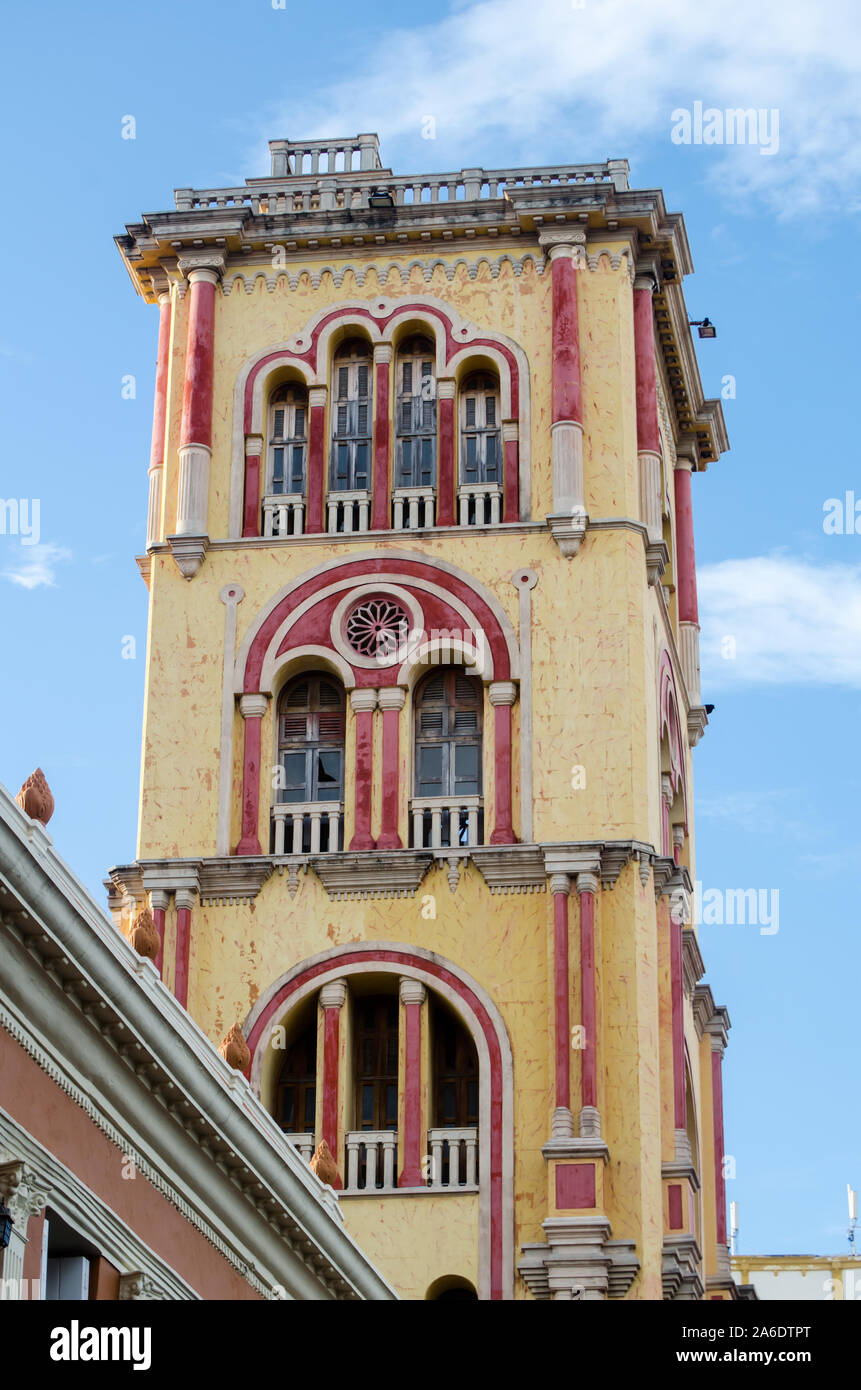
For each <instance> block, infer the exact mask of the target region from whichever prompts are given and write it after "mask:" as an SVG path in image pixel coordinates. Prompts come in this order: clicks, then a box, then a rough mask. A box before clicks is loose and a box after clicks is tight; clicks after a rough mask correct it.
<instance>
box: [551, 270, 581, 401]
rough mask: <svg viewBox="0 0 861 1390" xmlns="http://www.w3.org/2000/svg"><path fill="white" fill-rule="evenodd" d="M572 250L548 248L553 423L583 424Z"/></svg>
mask: <svg viewBox="0 0 861 1390" xmlns="http://www.w3.org/2000/svg"><path fill="white" fill-rule="evenodd" d="M574 260H575V248H574V247H573V246H570V245H553V246H551V247H550V262H551V271H550V273H551V278H552V283H553V330H552V332H553V367H552V411H553V423H554V424H555V423H556V422H557V421H559V420H573V421H575V422H576V423H577V424H582V423H583V390H582V385H581V381H580V322H579V312H578V307H577V271H576V269H575V265H574Z"/></svg>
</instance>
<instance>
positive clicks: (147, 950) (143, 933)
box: [129, 907, 161, 960]
mask: <svg viewBox="0 0 861 1390" xmlns="http://www.w3.org/2000/svg"><path fill="white" fill-rule="evenodd" d="M129 941H130V942H131V944H132V946H134V948H135V950H136V951H137V953H138V955H139V956H145V957H146V959H147V960H155V958H156V956H157V955H158V948H159V946H160V945H161V941H160V940H159V934H158V931H157V929H156V925H155V922H154V920H153V915H152V913H151V912H150V910H149V908H148V907H143V908H141V910H140V912H139V913H138V914H137V916H136V917H135V919H134V921H133V922H132V928H131V931H130V932H129Z"/></svg>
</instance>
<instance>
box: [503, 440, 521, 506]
mask: <svg viewBox="0 0 861 1390" xmlns="http://www.w3.org/2000/svg"><path fill="white" fill-rule="evenodd" d="M503 476H504V478H505V484H504V502H505V510H504V512H503V515H502V520H503V521H519V520H520V445H519V443H518V442H517V440H516V439H509V440H507V442H506V445H505V467H504V470H503Z"/></svg>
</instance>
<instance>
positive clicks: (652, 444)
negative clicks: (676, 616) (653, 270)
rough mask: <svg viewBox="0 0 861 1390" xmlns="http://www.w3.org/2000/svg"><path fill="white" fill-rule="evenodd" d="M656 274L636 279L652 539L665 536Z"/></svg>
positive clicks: (645, 503) (640, 443)
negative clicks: (656, 332) (655, 310)
mask: <svg viewBox="0 0 861 1390" xmlns="http://www.w3.org/2000/svg"><path fill="white" fill-rule="evenodd" d="M654 283H655V282H654V277H653V276H652V275H650V274H645V275H638V276H637V277H636V279H635V280H634V368H635V381H636V396H637V453H638V456H639V465H640V518H641V520H642V521H643V523H644V524H645V526H646V530H647V532H648V537H649V540H650V541H653V542H660V541H661V540H662V539H663V525H662V507H661V431H660V426H659V424H658V387H657V375H656V368H655V330H654V315H653V310H652V294H653V290H654Z"/></svg>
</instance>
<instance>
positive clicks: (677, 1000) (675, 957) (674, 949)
mask: <svg viewBox="0 0 861 1390" xmlns="http://www.w3.org/2000/svg"><path fill="white" fill-rule="evenodd" d="M670 901H671V907H670V998H671V1000H672V1009H673V1015H672V1017H673V1125H674V1127H675V1128H676V1129H677V1130H682V1131H686V1130H687V1126H688V1114H687V1099H686V1096H685V1015H684V981H683V977H682V912H681V910H680V907H679V905H678V903H676V901H675V899H671V900H670Z"/></svg>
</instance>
